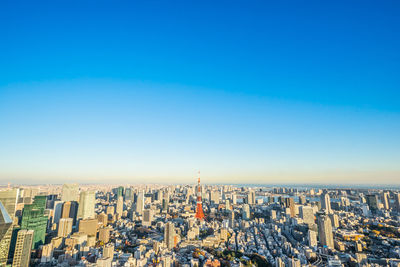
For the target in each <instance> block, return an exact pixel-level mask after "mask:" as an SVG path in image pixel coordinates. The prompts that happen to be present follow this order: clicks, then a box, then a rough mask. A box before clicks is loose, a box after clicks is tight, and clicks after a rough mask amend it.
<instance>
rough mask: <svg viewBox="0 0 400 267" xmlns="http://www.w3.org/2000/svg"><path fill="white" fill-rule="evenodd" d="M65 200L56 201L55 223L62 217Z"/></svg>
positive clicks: (54, 210) (54, 209)
mask: <svg viewBox="0 0 400 267" xmlns="http://www.w3.org/2000/svg"><path fill="white" fill-rule="evenodd" d="M63 205H64V202H63V201H57V200H56V201H54V208H53V223H58V221H59V220H60V218H61V215H62V210H63Z"/></svg>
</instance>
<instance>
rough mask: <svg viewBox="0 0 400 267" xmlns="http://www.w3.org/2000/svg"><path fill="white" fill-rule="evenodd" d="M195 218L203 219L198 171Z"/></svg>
mask: <svg viewBox="0 0 400 267" xmlns="http://www.w3.org/2000/svg"><path fill="white" fill-rule="evenodd" d="M195 218H197V219H199V220H204V212H203V205H202V203H201V186H200V172H199V179H198V184H197V205H196V215H195Z"/></svg>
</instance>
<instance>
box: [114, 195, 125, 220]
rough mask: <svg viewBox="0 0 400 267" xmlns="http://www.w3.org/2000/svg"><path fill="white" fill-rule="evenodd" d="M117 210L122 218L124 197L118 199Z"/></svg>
mask: <svg viewBox="0 0 400 267" xmlns="http://www.w3.org/2000/svg"><path fill="white" fill-rule="evenodd" d="M116 210H117V215H118V217H119V218H121V217H122V213H123V211H124V198H123V197H122V196H120V197H118V200H117V208H116Z"/></svg>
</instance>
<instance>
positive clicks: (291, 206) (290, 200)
mask: <svg viewBox="0 0 400 267" xmlns="http://www.w3.org/2000/svg"><path fill="white" fill-rule="evenodd" d="M285 206H286V207H287V208H289V210H290V217H295V216H296V206H295V204H294V199H293V198H292V197H288V198H285Z"/></svg>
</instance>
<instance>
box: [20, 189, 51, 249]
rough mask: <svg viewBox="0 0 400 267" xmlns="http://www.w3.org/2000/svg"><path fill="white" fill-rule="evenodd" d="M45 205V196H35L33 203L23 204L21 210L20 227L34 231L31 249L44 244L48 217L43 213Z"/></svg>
mask: <svg viewBox="0 0 400 267" xmlns="http://www.w3.org/2000/svg"><path fill="white" fill-rule="evenodd" d="M45 207H46V196H35V198H34V201H33V203H32V204H28V205H25V206H24V209H23V211H22V219H21V229H25V230H33V231H34V235H33V242H32V248H33V249H38V248H39V246H40V245H44V241H45V236H46V228H47V219H48V216H46V215H45V214H44V210H45Z"/></svg>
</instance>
